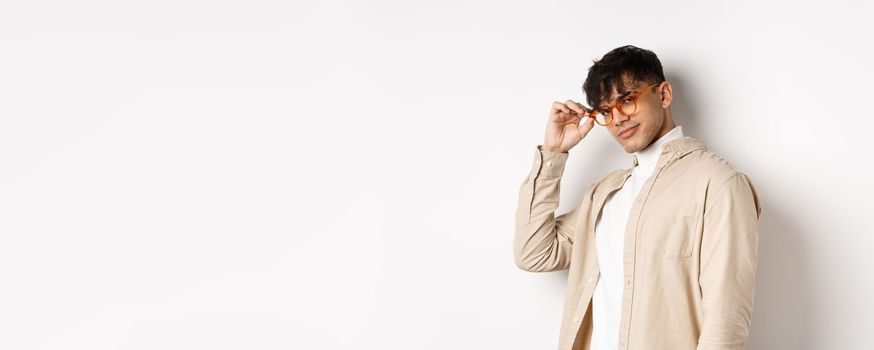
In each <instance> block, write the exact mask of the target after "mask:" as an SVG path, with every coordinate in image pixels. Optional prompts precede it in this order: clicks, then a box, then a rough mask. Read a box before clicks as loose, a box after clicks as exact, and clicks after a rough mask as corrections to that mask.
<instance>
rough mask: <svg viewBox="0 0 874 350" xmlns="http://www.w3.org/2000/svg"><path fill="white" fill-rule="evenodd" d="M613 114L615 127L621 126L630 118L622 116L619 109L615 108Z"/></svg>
mask: <svg viewBox="0 0 874 350" xmlns="http://www.w3.org/2000/svg"><path fill="white" fill-rule="evenodd" d="M611 113H612V114H613V125H614V126H619V125H621V124H622V122H624V121H625V120H626V119H629V117H628V116H627V115H625V114H622V112H620V111H619V107H613V110H612V112H611Z"/></svg>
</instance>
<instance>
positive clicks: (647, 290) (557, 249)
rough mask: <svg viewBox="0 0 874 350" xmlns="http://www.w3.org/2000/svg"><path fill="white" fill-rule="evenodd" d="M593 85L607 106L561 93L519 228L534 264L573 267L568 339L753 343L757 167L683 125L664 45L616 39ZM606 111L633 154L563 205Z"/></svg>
mask: <svg viewBox="0 0 874 350" xmlns="http://www.w3.org/2000/svg"><path fill="white" fill-rule="evenodd" d="M583 89H584V91H585V93H586V100H587V102H588V104H589V105H590V106H594V107H595V108H592V109H589V108H586V107H584V106H583V105H581V104H579V103H577V102H574V101H572V100H568V101H566V102H564V103H560V102H555V103H553V105H552V108H551V111H550V114H549V118H548V122H547V127H546V135H545V140H544V141H543V144H542V145H538V146H537V150H535V156H534V164H533V166H532V169H531V171H530V173H529V174H528V176H527V177H526V178H525V180H524V181H523V183H522V185H521V186H520V189H519V198H518V206H517V211H516V232H515V238H514V242H513V245H514V247H513V248H514V258H515V263H516V265H517V266H518V267H519V268H521V269H523V270H526V271H531V272H545V271H557V270H563V269H570V271H569V275H568V285H567V291H566V300H565V303H564V309H563V317H562V320H561V331H560V338H559V349H561V350H566V349H594V350H613V349H621V350H660V349H664V350H683V349H697V350H708V349H743V348H744V346H745V344H746V341H747V337H748V334H749V329H750V319H751V315H752V308H753V292H754V289H755V272H756V256H757V249H758V220H759V217H760V214H761V210H762V207H761V203H760V202H759V195H758V193H757V192H756V189H755V188H754V187H753V184H752V182H751V180H750V178H749V176H747V175H746V174H745V173H743V172H741V171H739V170H737V169H736V168H734V167H733V166H732V165H731V164H729V163H728V162H727V161H726V160H725V159H723V158H722V157H720V156H719V155H717V154H716V153H714V152H711V151H709V150H708V149H707V147H706V146H705V144H704V143H703V142H702V141H700V140H698V139H696V138H693V137H689V136H684V134H683V130H682V127H681V126H678V125H676V124H675V122H674V120H673V116H672V115H671V110H670V106H671V100H672V98H673V92H672V87H671V84H670V83H669V82H668V81H666V80H665V77H664V73H663V72H662V66H661V62H660V61H659V59H658V57H656V55H655V54H654V53H653V52H652V51H649V50H644V49H641V48H637V47H634V46H630V45H629V46H623V47H619V48H616V49H614V50H612V51H610V52H609V53H607V54H606V55H604V57H603V58H601V60H599V61H595V62H594V65H593V66H592V67H591V68H590V69H589V73H588V76H587V78H586V81H585V83H584V84H583ZM581 121H582V123H581ZM596 122H597V123H598V124H600V125H602V126H603V127H604V128H606V130H607V131H608V132H609V133H610V135H611V136H613V138H614V139H615V140H616V142H617V143H619V146H621V147H622V149H623V150H625V152H627V153H630V154H632V159H631V160H632V164H633V166H632V167H631V168H628V169H619V170H615V171H613V172H611V173H609V174H607V175H606V176H604V177H603V178H601V179H600V180H598V181H597V182H596V183H594V184H592V185H591V186H590V187H589V189H588V191H587V192H586V194H585V196H584V197H583V199H582V201H581V202H580V203H579V204H578V205H577V206H576V207H575V208H574V209H573V210H571V211H570V212H567V213H564V214H561V215H558V216H555V210H556V208H557V207H558V205H559V203H558V202H559V187H560V186H559V184H560V180H561V176H562V173H563V172H564V167H565V163H566V161H567V158H568V155H569V154H568V151H569V150H570V149H571V148H572V147H574V146H575V145H577V144H578V143H579V142H580V141H581V140H582V139H583V138H584V137H585V136H586V134H588V132H589V131H590V130H591V129H592V128H593V127H594V123H596Z"/></svg>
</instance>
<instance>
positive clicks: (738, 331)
mask: <svg viewBox="0 0 874 350" xmlns="http://www.w3.org/2000/svg"><path fill="white" fill-rule="evenodd" d="M713 193H714V195H713V196H708V199H707V200H706V201H707V203H705V209H704V231H703V233H702V239H701V266H700V268H701V270H700V275H699V279H698V282H699V285H700V287H701V293H702V303H701V305H702V310H703V318H704V322H703V327H702V329H701V335H700V337H699V339H698V350H716V349H737V350H742V349H744V347H745V346H746V342H747V338H748V336H749V330H750V320H751V317H752V312H753V294H754V290H755V286H756V276H755V274H756V256H757V250H758V242H759V232H758V222H759V217H760V215H761V212H762V207H761V203H760V202H759V195H758V193H757V192H756V189H755V187H753V184H752V181H751V180H750V178H749V177H748V176H747V175H746V174H744V173H741V172H735V173H734V174H732V175H730V176H729V177H728V178H727V179H725V180H723V181H721V185H718V186H717V187H716V189H715V192H713Z"/></svg>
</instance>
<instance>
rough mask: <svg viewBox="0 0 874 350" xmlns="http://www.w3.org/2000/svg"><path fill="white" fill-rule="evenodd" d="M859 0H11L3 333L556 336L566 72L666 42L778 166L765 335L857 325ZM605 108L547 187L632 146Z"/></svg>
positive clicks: (821, 340)
mask: <svg viewBox="0 0 874 350" xmlns="http://www.w3.org/2000/svg"><path fill="white" fill-rule="evenodd" d="M871 15H872V5H871V3H870V2H861V1H859V2H856V3H850V2H846V1H819V2H783V3H781V2H772V3H768V4H763V3H761V2H753V1H747V2H745V3H744V2H737V1H735V2H724V3H723V4H710V3H706V2H699V1H662V2H639V3H638V2H621V1H620V2H615V1H611V2H608V1H604V2H570V1H565V2H540V3H537V4H534V3H533V2H522V1H518V2H508V1H491V2H484V1H479V2H474V1H440V2H437V1H434V2H430V3H428V2H421V1H420V2H413V1H366V2H365V1H358V2H356V1H342V2H339V1H318V2H317V1H312V2H306V3H304V2H300V3H289V2H283V1H276V2H255V1H247V2H242V1H237V2H230V1H200V2H195V1H148V2H145V1H143V2H139V3H138V4H134V3H131V2H125V3H124V4H121V3H120V2H112V1H102V2H98V1H85V2H65V1H48V2H47V1H27V2H24V1H18V2H12V1H7V2H4V3H3V4H2V5H0V121H2V123H0V348H3V349H22V350H24V349H88V350H98V349H347V348H354V349H552V348H554V347H555V346H556V344H557V341H558V327H559V321H560V312H561V305H562V301H563V297H564V287H565V284H566V282H565V280H566V278H567V272H566V271H564V272H554V273H546V274H535V273H527V272H524V271H521V270H519V269H517V268H516V267H515V266H514V264H513V258H512V238H513V222H514V217H513V215H514V210H515V204H516V203H515V200H516V195H517V191H518V186H519V185H520V184H521V183H522V180H523V178H524V177H525V175H526V174H527V173H528V171H529V169H530V166H531V161H532V157H533V152H534V149H535V146H536V145H537V144H539V143H541V142H542V140H543V131H544V126H545V122H546V116H547V112H548V109H549V105H550V104H551V103H552V102H553V101H564V100H566V99H575V100H578V101H584V98H583V95H582V91H581V88H580V86H581V85H582V82H583V80H584V79H585V76H586V72H587V69H588V67H589V66H590V65H591V63H592V60H594V59H598V58H600V57H601V56H602V55H603V54H604V53H606V52H607V51H609V50H610V49H613V48H615V47H618V46H622V45H625V44H633V45H637V46H640V47H644V48H647V49H651V50H653V51H655V52H656V53H657V54H658V55H659V57H660V58H661V60H662V63H663V65H664V67H665V73H666V75H667V77H668V80H669V81H671V82H672V83H673V87H674V101H675V102H674V103H675V104H674V105H673V107H672V112H673V114H674V117H675V120H676V121H677V123H678V124H679V125H682V126H683V130H684V132H685V134H686V135H688V136H694V137H697V138H699V139H701V140H703V141H705V142H706V143H707V145H708V147H709V148H710V149H711V150H714V151H716V152H717V153H720V154H721V155H723V156H724V157H725V158H726V159H728V160H729V161H730V162H731V163H732V164H733V165H734V166H735V167H737V168H738V169H740V170H742V171H744V172H745V173H747V174H748V175H750V177H751V179H752V180H753V181H754V183H755V185H756V186H757V189H758V190H759V192H760V194H761V195H762V202H763V213H762V220H761V223H760V230H761V231H760V234H761V240H760V251H759V275H758V282H759V286H758V289H757V294H756V299H755V311H754V317H753V323H752V335H751V337H750V346H749V347H748V348H749V349H757V350H771V349H869V348H870V347H871V343H872V342H871V340H870V339H871V334H870V332H871V330H872V329H874V303H872V300H871V298H870V296H871V295H874V284H872V276H874V273H872V271H871V266H874V255H872V254H871V247H872V244H874V237H872V234H874V230H872V228H871V227H872V225H871V219H872V214H874V210H872V206H874V205H872V198H874V186H872V182H871V177H872V175H874V172H872V170H871V169H872V165H871V160H872V157H871V148H870V147H871V142H872V126H874V122H872V117H874V115H872V106H871V101H872V97H871V96H872V94H874V89H872V84H874V80H872V75H874V74H872V69H871V64H872V63H871V62H874V55H872V47H871V35H870V33H871V32H872V30H874V28H872V27H874V26H872V24H871ZM630 162H631V158H630V155H628V154H626V153H624V152H623V151H622V149H621V148H620V147H619V146H618V145H617V144H616V143H615V141H614V140H613V139H612V138H611V137H610V136H609V135H608V134H607V133H606V131H605V130H604V129H596V130H593V132H591V133H590V137H588V138H586V139H585V140H584V141H583V142H582V143H580V145H578V146H577V147H576V148H575V149H573V150H572V151H571V155H570V160H569V164H568V167H567V169H566V171H565V176H564V179H563V182H562V202H561V207H560V208H559V212H565V211H568V210H570V209H571V208H572V206H573V205H575V204H576V203H577V202H578V201H579V199H580V198H581V196H582V193H583V192H584V191H585V189H587V188H588V185H590V184H591V183H593V182H594V181H597V180H598V179H599V178H601V177H602V176H603V175H606V174H607V173H608V172H609V171H611V170H614V169H617V168H619V167H627V166H630Z"/></svg>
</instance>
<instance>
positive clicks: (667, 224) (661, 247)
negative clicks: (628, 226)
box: [642, 199, 698, 259]
mask: <svg viewBox="0 0 874 350" xmlns="http://www.w3.org/2000/svg"><path fill="white" fill-rule="evenodd" d="M644 215H645V218H644V222H643V223H644V225H643V227H642V230H643V234H644V239H645V241H646V247H647V249H649V251H650V252H651V253H653V254H654V255H656V256H661V257H664V258H665V259H676V258H686V257H690V256H692V247H693V243H694V240H695V236H696V235H695V234H694V233H695V230H696V227H697V225H698V204H697V203H694V202H681V201H671V200H661V199H660V200H651V201H648V202H647V203H646V214H644Z"/></svg>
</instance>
